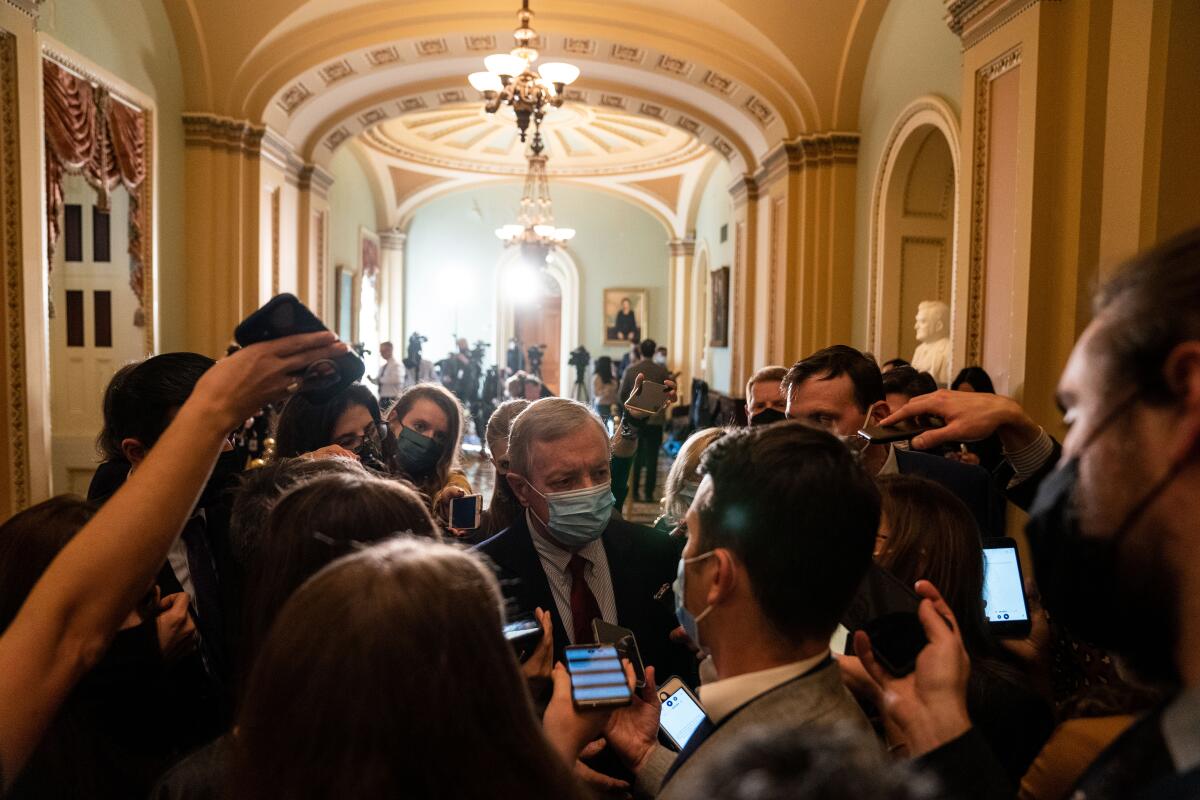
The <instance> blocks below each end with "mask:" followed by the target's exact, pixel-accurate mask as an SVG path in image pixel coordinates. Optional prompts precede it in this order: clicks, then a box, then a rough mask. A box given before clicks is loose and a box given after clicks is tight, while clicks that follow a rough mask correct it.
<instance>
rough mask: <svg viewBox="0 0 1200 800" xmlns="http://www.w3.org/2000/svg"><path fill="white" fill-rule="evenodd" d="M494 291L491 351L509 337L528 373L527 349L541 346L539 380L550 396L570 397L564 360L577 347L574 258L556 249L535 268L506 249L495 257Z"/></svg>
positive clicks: (499, 351)
mask: <svg viewBox="0 0 1200 800" xmlns="http://www.w3.org/2000/svg"><path fill="white" fill-rule="evenodd" d="M497 286H498V289H499V290H498V291H497V292H496V340H495V344H494V347H495V349H494V351H493V352H495V353H496V354H497V356H500V354H502V353H504V352H506V351H507V350H508V343H509V340H510V339H512V338H514V337H515V338H517V339H518V343H519V344H520V346H521V352H522V356H523V359H522V360H523V366H524V367H525V368H526V369H528V367H529V360H528V350H529V347H530V346H531V345H534V344H536V345H545V346H546V349H545V352H544V353H543V360H542V365H541V372H542V379H543V381H545V382H546V384H547V385H548V386H549V388H550V391H552V392H554V393H555V394H558V395H563V396H567V397H571V396H572V393H571V388H572V387H571V385H572V384H573V383H574V378H575V372H574V369H573V368H571V367H570V364H569V359H570V355H571V351H572V350H574V349H575V348H576V347H578V346H579V269H578V267H576V265H575V261H574V259H572V258H571V256H570V254H569V253H568V252H566V251H565V250H556V251H554V252H553V253H551V254H550V257H549V259H548V260H547V262H546V266H545V268H544V269H540V268H538V267H536V266H534V265H531V264H528V263H526V262H525V261H523V260H522V259H521V255H520V251H518V250H517V249H515V248H508V249H506V250H505V251H504V253H503V255H501V257H500V264H499V267H498V270H497Z"/></svg>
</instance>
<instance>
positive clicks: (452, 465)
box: [387, 384, 471, 525]
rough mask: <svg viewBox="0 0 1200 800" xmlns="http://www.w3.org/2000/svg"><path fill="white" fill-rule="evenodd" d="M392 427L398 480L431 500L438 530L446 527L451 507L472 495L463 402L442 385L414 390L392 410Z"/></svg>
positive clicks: (426, 385) (389, 411)
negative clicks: (461, 459) (463, 463)
mask: <svg viewBox="0 0 1200 800" xmlns="http://www.w3.org/2000/svg"><path fill="white" fill-rule="evenodd" d="M387 424H388V427H390V428H391V431H392V435H393V436H394V437H395V439H396V458H395V464H396V467H397V472H398V474H399V475H400V476H401V477H403V478H406V479H407V480H409V481H410V482H411V483H412V484H413V486H415V487H417V490H418V491H420V492H421V493H422V494H423V495H425V497H426V498H427V503H428V507H429V510H430V512H431V513H432V514H433V518H434V519H436V520H437V521H438V524H443V525H444V524H446V522H447V518H448V513H449V509H450V501H451V500H452V499H454V498H455V497H465V496H466V495H469V494H471V484H470V483H469V482H468V481H467V476H466V474H465V473H464V472H463V471H462V469H461V467H460V466H459V463H458V456H459V448H461V447H462V438H463V410H462V406H461V405H459V403H458V398H456V397H455V396H454V395H453V394H451V393H450V390H449V389H447V388H446V387H444V386H441V385H439V384H421V385H419V386H414V387H412V388H411V389H407V390H405V392H404V394H402V395H400V399H399V400H397V401H396V405H394V406H392V407H391V408H390V409H389V410H388V412H387Z"/></svg>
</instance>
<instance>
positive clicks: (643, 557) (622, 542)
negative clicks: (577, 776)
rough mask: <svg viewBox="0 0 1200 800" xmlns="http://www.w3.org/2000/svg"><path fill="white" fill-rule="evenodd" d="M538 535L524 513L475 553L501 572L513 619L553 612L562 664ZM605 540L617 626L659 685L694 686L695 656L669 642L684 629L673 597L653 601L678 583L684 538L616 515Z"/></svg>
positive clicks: (562, 639)
mask: <svg viewBox="0 0 1200 800" xmlns="http://www.w3.org/2000/svg"><path fill="white" fill-rule="evenodd" d="M535 535H536V534H534V533H533V532H532V531H530V530H529V526H528V524H527V523H526V519H525V515H524V514H520V515H519V516H518V517H517V521H516V522H515V523H513V525H512V527H510V528H508V529H507V530H504V531H501V532H500V533H499V534H497V535H496V536H493V537H492V538H491V539H488V540H487V541H486V542H483V543H482V544H480V545H479V546H478V547H477V548H476V549H477V550H478V552H480V553H482V554H484V555H486V556H487V557H488V558H490V559H491V561H492V564H493V566H494V567H495V569H496V574H497V577H498V578H499V580H500V586H501V589H502V590H503V591H504V597H505V600H506V601H507V602H508V611H509V618H510V619H515V618H517V617H521V616H529V615H532V614H533V610H534V609H535V608H539V607H540V608H542V609H545V610H548V611H549V612H550V615H551V617H552V618H553V623H554V657H555V659H556V660H561V659H562V657H563V647H565V646H566V645H567V644H569V643H570V641H569V640H568V639H567V631H566V628H565V627H563V622H562V619H561V617H560V616H559V613H558V606H557V604H556V603H555V602H554V595H553V593H552V592H551V591H550V583H549V581H548V580H547V579H546V573H545V571H544V570H543V569H542V562H541V559H539V558H538V554H537V550H535V549H534V546H533V539H532V538H531V537H532V536H535ZM602 538H603V542H604V552H605V554H606V555H607V556H608V571H609V575H610V576H611V578H612V586H613V597H614V598H615V600H616V604H617V624H618V625H621V626H623V627H626V628H629V629H630V630H631V631H633V633H634V636H635V637H637V643H638V650H639V651H640V652H641V654H642V661H643V663H645V665H646V666H653V667H654V668H655V673H656V674H657V676H658V682H659V683H661V682H662V681H664V680H666V679H667V678H668V677H670V676H671V675H678V676H679V677H681V678H683V679H684V681H686V682H688V683H690V684H693V685H694V684H695V682H696V669H697V667H696V658H695V656H694V655H693V654H692V653H691V652H690V651H689V650H688V649H687V648H686V647H684V646H682V645H679V644H676V643H674V642H672V641H670V639H669V638H668V637H669V635H670V633H671V631H672V630H674V629H675V628H676V627H678V625H679V623H678V622H677V621H676V619H675V610H674V605H673V603H674V596H673V595H672V594H671V592H670V591H669V590H668V591H667V592H666V593H665V594H664V596H663V597H662V599H660V600H655V599H654V596H655V594H657V593H658V592H659V590H660V589H662V587H663V585H664V584H667V585H669V584H670V583H671V582H672V581H673V580H675V574H676V571H677V569H678V566H679V554H680V553H681V552H682V550H683V545H684V540H683V539H676V538H672V537H669V536H666V535H664V534H662V533H659V532H657V531H654V530H652V529H650V528H646V527H643V526H641V525H634V524H633V523H630V522H626V521H624V520H622V519H618V518H617V517H613V518H612V519H611V520H609V523H608V527H607V528H605V529H604V534H603V537H602Z"/></svg>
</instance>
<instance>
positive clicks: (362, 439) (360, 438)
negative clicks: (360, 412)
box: [334, 422, 386, 450]
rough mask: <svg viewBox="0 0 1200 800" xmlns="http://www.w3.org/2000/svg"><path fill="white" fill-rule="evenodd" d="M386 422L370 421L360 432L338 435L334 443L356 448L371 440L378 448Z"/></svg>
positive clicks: (381, 441)
mask: <svg viewBox="0 0 1200 800" xmlns="http://www.w3.org/2000/svg"><path fill="white" fill-rule="evenodd" d="M385 428H386V423H383V422H372V423H371V424H369V425H367V427H365V428H363V429H362V431H361V432H360V433H355V434H347V435H346V436H342V437H340V438H339V439H338V440H337V441H336V442H334V444H336V445H338V446H340V447H344V448H346V449H347V450H357V449H358V448H360V447H362V446H363V445H364V444H366V443H367V442H371V443H372V444H374V445H375V446H376V447H378V448H382V447H383V436H384V430H385Z"/></svg>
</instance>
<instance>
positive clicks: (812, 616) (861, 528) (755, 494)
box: [605, 422, 879, 798]
mask: <svg viewBox="0 0 1200 800" xmlns="http://www.w3.org/2000/svg"><path fill="white" fill-rule="evenodd" d="M701 471H702V472H703V474H704V479H703V480H702V482H701V484H700V488H699V490H698V492H697V494H696V500H695V502H694V503H692V507H691V509H689V511H688V514H687V544H686V545H685V547H684V549H683V553H682V555H681V558H680V561H679V566H678V571H677V575H676V579H675V583H674V586H673V589H674V600H675V609H676V615H677V617H678V620H679V622H680V624H681V625H682V626H683V629H684V631H685V632H686V633H687V635H688V638H690V639H691V641H692V643H693V644H694V645H695V646H696V647H698V648H701V649H702V650H705V651H707V652H709V653H710V654H711V656H712V660H713V665H714V667H715V669H716V675H717V680H716V681H715V682H712V683H705V684H704V685H703V686H701V687H700V700H701V702H702V703H703V704H704V708H705V710H706V712H707V714H708V716H707V718H706V719H705V720H704V721H702V722H701V723H700V726H699V727H698V728H697V729H696V732H695V733H693V734H692V737H691V739H690V740H689V741H688V742H687V743H686V745H685V746H684V748H683V750H682V752H680V753H679V754H678V756H676V754H674V753H673V752H671V751H669V750H667V749H666V748H664V747H662V746H661V745H659V744H658V742H657V736H658V716H659V715H658V704H659V700H658V694H657V689H656V684H655V682H654V678H653V675H652V674H651V670H652V668H650V667H647V669H646V690H645V691H644V692H643V693H642V695H641V697H640V698H636V699H635V701H634V705H633V706H632V707H629V708H624V709H620V710H618V711H616V712H615V713H614V714H613V717H612V719H611V720H610V722H609V724H608V726H607V727H606V729H605V738H606V739H607V740H608V744H609V746H610V747H612V748H613V749H615V750H616V752H617V753H618V754H619V755H620V756H621V758H622V759H623V760H624V761H625V762H626V763H627V764H628V765H629V766H630V768H631V769H633V770H634V773H635V775H636V777H637V784H638V788H639V789H640V790H641V791H644V792H645V793H647V794H651V795H657V796H658V797H660V798H681V797H692V796H695V795H694V794H692V793H691V791H690V790H689V789H688V788H686V787H688V786H694V785H695V784H694V783H692V782H693V781H694V780H695V776H696V775H697V773H699V772H700V771H702V770H703V769H704V765H705V763H706V762H707V761H708V760H709V759H710V758H713V757H714V754H716V753H718V752H720V750H721V748H722V747H724V746H726V745H727V744H728V743H730V742H732V741H735V740H736V739H738V737H740V736H741V735H743V734H745V733H746V732H747V731H749V730H751V729H752V728H755V727H757V726H758V725H762V724H764V723H779V724H783V725H786V726H788V727H791V728H802V727H807V726H811V725H830V724H837V723H843V724H847V725H850V726H852V727H854V728H857V729H858V730H860V731H863V732H869V731H870V727H869V725H868V723H867V719H866V717H865V716H864V715H863V712H862V710H861V709H860V708H859V707H858V704H857V703H856V702H855V701H854V698H853V697H851V695H850V693H849V692H848V691H847V690H846V688H845V686H843V685H842V679H841V675H840V673H839V671H838V668H837V666H836V665H835V664H834V661H833V659H832V657H831V656H830V652H829V640H830V636H831V635H832V634H833V632H834V629H835V628H837V625H838V621H839V620H840V619H841V617H842V615H843V614H844V613H845V611H846V609H847V607H848V606H849V604H850V601H851V599H852V598H853V597H854V594H855V591H856V590H857V588H858V586H859V584H860V583H861V581H862V579H863V576H864V575H865V574H866V571H867V568H868V566H869V565H870V563H871V551H872V547H873V545H874V542H875V532H876V529H877V528H878V527H879V493H878V491H877V490H876V489H875V486H874V483H873V481H872V480H871V478H870V477H869V476H868V475H867V474H866V473H865V472H864V471H863V470H862V468H861V467H860V466H859V465H858V464H857V463H856V462H855V459H854V458H853V457H852V456H851V454H850V452H849V451H848V450H847V449H846V448H845V447H844V446H843V445H842V444H841V442H839V441H838V440H837V439H836V438H835V437H833V436H831V435H830V434H828V433H825V432H824V431H821V430H817V429H815V428H812V427H809V426H806V425H801V424H798V423H787V422H781V423H778V424H775V425H767V426H762V427H758V428H745V429H742V430H738V431H733V432H730V433H728V434H726V435H725V436H724V437H722V438H721V439H719V440H717V441H716V442H715V443H713V444H712V445H710V446H709V447H708V449H707V450H706V451H705V453H704V456H703V458H702V460H701ZM640 641H641V640H640V639H639V643H640Z"/></svg>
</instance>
